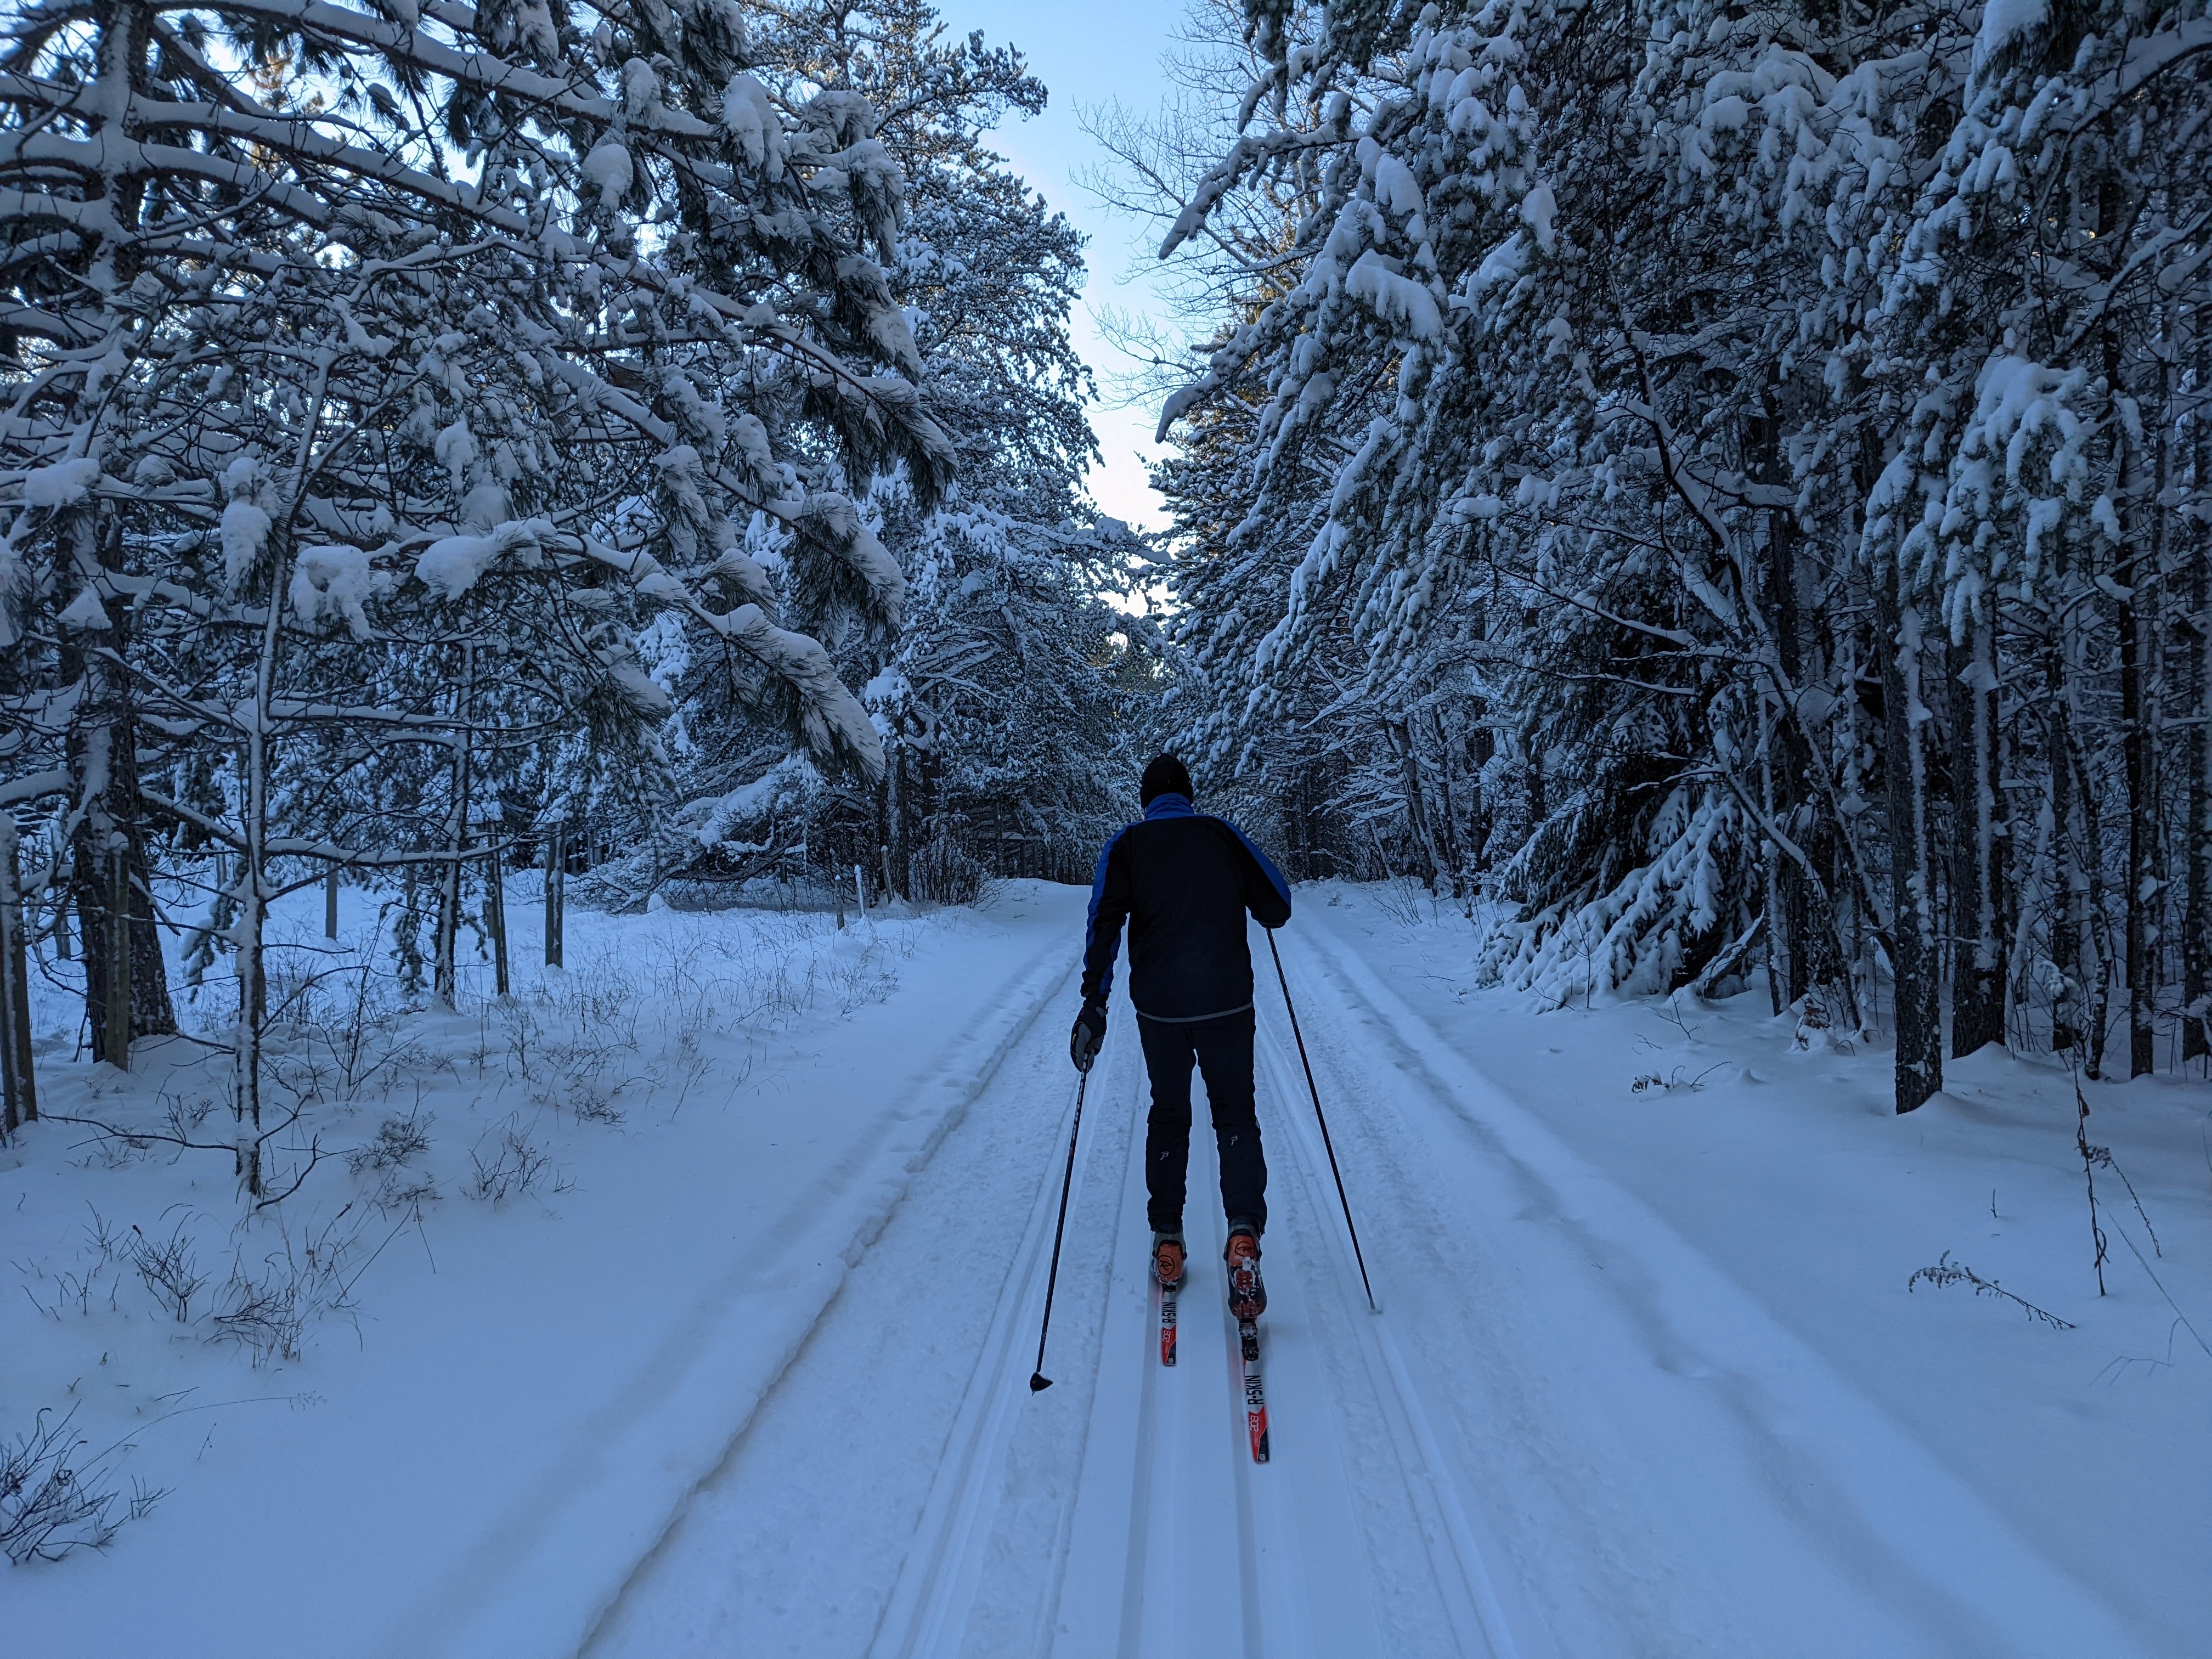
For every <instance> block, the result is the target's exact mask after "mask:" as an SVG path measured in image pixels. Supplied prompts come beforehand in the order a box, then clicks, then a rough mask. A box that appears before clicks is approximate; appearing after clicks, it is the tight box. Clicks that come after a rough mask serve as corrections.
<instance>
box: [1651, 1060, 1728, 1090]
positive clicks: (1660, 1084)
mask: <svg viewBox="0 0 2212 1659" xmlns="http://www.w3.org/2000/svg"><path fill="white" fill-rule="evenodd" d="M1727 1064H1728V1062H1727V1061H1726V1060H1722V1061H1720V1062H1719V1063H1718V1064H1716V1065H1712V1066H1706V1067H1705V1070H1704V1071H1702V1072H1700V1073H1698V1074H1697V1076H1695V1077H1684V1076H1683V1075H1682V1073H1683V1071H1684V1069H1685V1068H1684V1067H1682V1066H1676V1067H1675V1068H1674V1071H1673V1072H1672V1073H1670V1074H1669V1075H1668V1076H1666V1077H1662V1076H1660V1075H1659V1073H1656V1072H1646V1073H1644V1074H1643V1075H1642V1076H1640V1077H1638V1079H1636V1081H1635V1082H1633V1083H1632V1084H1630V1085H1628V1091H1629V1093H1631V1094H1632V1095H1640V1094H1644V1093H1647V1092H1648V1091H1650V1090H1653V1089H1666V1090H1674V1089H1680V1090H1681V1091H1683V1092H1684V1093H1685V1094H1694V1093H1696V1092H1697V1091H1699V1090H1700V1089H1702V1088H1704V1087H1705V1079H1707V1078H1709V1077H1711V1075H1712V1074H1713V1073H1715V1072H1717V1071H1719V1070H1720V1069H1721V1067H1722V1066H1725V1065H1727Z"/></svg>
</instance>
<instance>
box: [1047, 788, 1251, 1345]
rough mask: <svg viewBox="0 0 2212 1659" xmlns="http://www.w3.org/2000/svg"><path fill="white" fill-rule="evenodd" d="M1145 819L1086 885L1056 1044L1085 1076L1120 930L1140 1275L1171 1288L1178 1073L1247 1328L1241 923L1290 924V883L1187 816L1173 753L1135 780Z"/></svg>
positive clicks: (1238, 1312)
mask: <svg viewBox="0 0 2212 1659" xmlns="http://www.w3.org/2000/svg"><path fill="white" fill-rule="evenodd" d="M1138 794H1139V799H1141V800H1142V802H1143V803H1144V808H1145V816H1144V817H1142V818H1141V819H1139V821H1138V822H1137V823H1133V824H1130V825H1129V826H1128V827H1127V829H1123V830H1122V831H1121V833H1120V834H1119V835H1117V836H1115V837H1114V839H1113V840H1111V841H1109V842H1107V843H1106V848H1105V851H1103V853H1101V854H1099V855H1098V873H1097V876H1096V877H1095V878H1093V879H1092V881H1091V921H1090V929H1089V934H1088V937H1087V939H1086V940H1085V945H1084V954H1083V1012H1081V1013H1079V1014H1078V1015H1077V1016H1076V1017H1075V1030H1073V1033H1071V1034H1070V1036H1069V1039H1068V1048H1069V1052H1070V1053H1071V1054H1073V1056H1074V1059H1075V1065H1076V1068H1077V1069H1078V1070H1079V1071H1085V1072H1087V1071H1089V1070H1090V1069H1091V1061H1092V1060H1096V1059H1097V1056H1098V1047H1099V1044H1100V1043H1102V1042H1104V1041H1105V1039H1106V994H1107V993H1108V992H1109V991H1110V990H1111V989H1112V988H1113V986H1114V956H1115V951H1117V950H1118V949H1119V948H1120V946H1121V923H1122V921H1123V920H1124V919H1125V918H1126V919H1127V921H1128V923H1129V1000H1130V1001H1131V1002H1132V1003H1133V1004H1134V1005H1135V1006H1136V1010H1137V1034H1138V1036H1139V1037H1140V1038H1141V1039H1142V1040H1143V1042H1144V1046H1145V1069H1146V1071H1147V1072H1149V1073H1151V1074H1152V1116H1151V1118H1150V1120H1149V1121H1147V1123H1146V1127H1145V1186H1146V1193H1147V1194H1149V1197H1150V1200H1151V1201H1150V1203H1149V1205H1148V1206H1147V1210H1148V1212H1149V1216H1150V1219H1151V1221H1152V1271H1153V1272H1154V1273H1157V1274H1158V1277H1159V1280H1160V1283H1161V1284H1162V1285H1176V1284H1178V1283H1179V1282H1180V1281H1181V1280H1182V1271H1183V1261H1184V1256H1185V1251H1184V1249H1183V1242H1182V1201H1183V1190H1184V1184H1185V1172H1186V1170H1188V1166H1189V1163H1190V1068H1191V1062H1192V1061H1193V1060H1196V1061H1197V1062H1198V1067H1199V1069H1200V1071H1201V1072H1202V1073H1205V1076H1206V1101H1207V1103H1208V1104H1210V1105H1211V1106H1212V1109H1213V1141H1214V1146H1216V1148H1217V1149H1218V1152H1219V1153H1220V1160H1221V1206H1222V1208H1223V1210H1224V1211H1225V1212H1226V1213H1227V1216H1228V1218H1229V1248H1228V1250H1227V1252H1226V1256H1227V1261H1228V1267H1229V1310H1230V1312H1231V1315H1232V1316H1234V1317H1236V1318H1237V1319H1239V1320H1248V1319H1256V1318H1258V1317H1259V1316H1260V1311H1261V1309H1263V1308H1265V1307H1266V1306H1267V1291H1266V1289H1265V1287H1263V1286H1262V1285H1261V1282H1260V1235H1261V1233H1263V1232H1265V1231H1267V1163H1266V1161H1265V1159H1264V1158H1262V1157H1261V1152H1260V1121H1259V1119H1258V1117H1257V1116H1256V1115H1255V1113H1254V1111H1253V1104H1252V1030H1253V1015H1252V953H1251V951H1250V950H1249V948H1248V947H1247V946H1246V945H1245V942H1244V915H1245V913H1246V912H1247V911H1249V912H1250V913H1251V915H1252V916H1253V918H1254V919H1255V921H1258V922H1259V924H1260V925H1261V927H1281V926H1282V925H1283V924H1284V923H1285V922H1286V921H1289V920H1290V919H1291V889H1290V884H1289V883H1287V882H1285V880H1284V879H1283V876H1282V872H1280V871H1279V870H1278V869H1276V868H1275V866H1273V864H1272V863H1270V862H1269V861H1268V859H1267V854H1264V853H1262V852H1261V850H1260V849H1259V848H1256V847H1255V846H1254V845H1253V844H1252V843H1251V842H1249V841H1248V840H1247V839H1245V836H1244V832H1243V830H1241V829H1238V828H1237V826H1236V825H1235V824H1233V823H1230V822H1229V821H1228V820H1227V819H1225V818H1210V817H1203V816H1201V815H1200V813H1199V811H1197V809H1196V808H1195V807H1194V806H1193V805H1191V787H1190V773H1189V772H1188V770H1186V769H1185V768H1184V766H1183V763H1182V762H1181V761H1179V760H1177V759H1176V757H1174V756H1172V755H1162V756H1160V757H1158V759H1156V760H1154V761H1153V762H1152V763H1151V764H1150V765H1149V766H1147V767H1146V768H1145V775H1144V781H1143V782H1142V783H1141V784H1140V785H1139V790H1138Z"/></svg>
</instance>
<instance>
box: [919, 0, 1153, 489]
mask: <svg viewBox="0 0 2212 1659" xmlns="http://www.w3.org/2000/svg"><path fill="white" fill-rule="evenodd" d="M937 4H938V9H939V13H940V15H942V16H943V17H944V19H945V24H946V26H947V27H948V28H950V29H951V30H952V31H953V32H955V33H959V34H963V35H964V34H966V33H968V32H969V30H971V29H981V30H982V31H983V35H984V38H985V39H986V40H988V41H990V42H991V43H992V44H993V45H994V46H1000V45H1007V44H1011V45H1013V46H1018V47H1020V48H1021V50H1022V52H1023V54H1024V56H1025V57H1026V58H1028V59H1029V65H1030V73H1031V74H1033V75H1035V76H1036V77H1037V78H1038V79H1039V80H1041V81H1042V82H1044V83H1045V85H1046V86H1048V87H1049V88H1051V89H1052V102H1051V105H1050V106H1049V107H1048V108H1047V109H1046V111H1045V112H1044V113H1043V114H1042V115H1040V116H1036V117H1035V118H1031V119H1029V120H1022V119H1019V118H1015V119H1012V120H1010V121H1009V122H1008V123H1007V125H1006V126H1004V127H1001V128H1000V130H999V131H997V132H996V133H994V135H993V143H994V147H995V148H996V149H998V150H999V152H1000V154H1001V155H1005V156H1006V158H1007V159H1008V160H1009V161H1012V163H1013V166H1014V169H1015V171H1017V172H1018V173H1020V174H1021V175H1022V176H1023V177H1024V179H1028V180H1029V182H1030V185H1032V186H1033V187H1035V188H1036V190H1037V191H1040V192H1041V193H1042V195H1043V197H1045V199H1046V200H1047V201H1048V202H1049V203H1051V204H1052V205H1053V206H1054V207H1055V208H1057V209H1058V210H1060V212H1062V213H1065V214H1066V216H1067V217H1068V219H1069V220H1070V221H1071V222H1073V224H1074V225H1075V226H1076V227H1077V228H1079V229H1080V230H1082V231H1084V232H1085V234H1088V235H1089V236H1090V238H1091V246H1090V247H1089V249H1088V250H1087V251H1086V252H1087V258H1088V260H1089V263H1090V267H1091V279H1090V284H1089V286H1088V288H1087V289H1085V295H1084V299H1085V301H1086V302H1087V303H1086V304H1085V305H1079V307H1077V310H1076V314H1075V319H1074V320H1075V345H1076V349H1077V350H1078V351H1079V352H1080V353H1082V355H1083V358H1084V361H1085V362H1088V363H1089V364H1090V365H1091V368H1093V369H1094V370H1096V371H1097V373H1098V374H1099V376H1100V378H1101V380H1104V379H1105V378H1106V377H1107V375H1108V374H1109V372H1110V371H1111V370H1112V369H1113V368H1114V367H1115V364H1114V351H1113V349H1112V348H1111V347H1110V346H1109V345H1108V344H1107V343H1105V341H1104V340H1103V339H1102V338H1101V337H1099V333H1098V330H1097V325H1096V324H1095V323H1094V321H1093V319H1092V316H1091V311H1090V309H1089V307H1091V306H1104V307H1110V308H1112V309H1114V310H1117V311H1124V312H1139V313H1148V312H1153V311H1154V310H1155V309H1156V301H1155V299H1154V296H1153V295H1152V293H1151V292H1150V290H1149V288H1148V286H1147V284H1146V283H1144V282H1143V281H1141V280H1139V281H1137V282H1133V283H1130V282H1125V281H1124V280H1123V278H1124V277H1125V276H1126V275H1127V271H1128V269H1129V265H1130V258H1129V254H1130V249H1131V246H1132V242H1133V238H1134V236H1135V235H1136V234H1137V227H1136V226H1135V225H1134V224H1133V223H1132V222H1130V221H1129V220H1127V219H1125V218H1119V217H1115V216H1112V215H1109V214H1108V213H1107V212H1105V211H1104V210H1103V209H1101V208H1100V207H1099V206H1098V205H1097V204H1096V203H1095V202H1094V201H1093V200H1092V199H1091V197H1090V195H1089V194H1088V193H1087V192H1086V191H1083V190H1081V189H1079V188H1078V187H1077V185H1076V184H1075V181H1074V177H1073V175H1074V173H1075V172H1076V171H1077V169H1079V168H1080V167H1085V166H1086V165H1089V164H1093V163H1097V162H1098V161H1103V159H1104V158H1103V153H1102V152H1101V151H1100V150H1099V149H1098V147H1097V145H1096V144H1094V143H1091V140H1090V138H1089V137H1086V136H1085V134H1084V132H1083V131H1082V129H1081V128H1080V127H1079V126H1078V125H1077V124H1076V111H1077V108H1078V106H1089V105H1093V104H1102V103H1107V102H1109V101H1113V100H1119V101H1120V102H1121V104H1122V105H1124V106H1127V108H1129V109H1132V110H1135V111H1150V110H1151V109H1152V108H1153V107H1154V106H1156V105H1158V103H1159V101H1160V100H1161V97H1162V95H1163V93H1164V82H1163V81H1162V78H1161V75H1160V62H1159V60H1160V56H1161V54H1162V53H1163V52H1166V51H1167V50H1168V48H1169V46H1170V44H1171V42H1170V35H1171V33H1172V32H1173V31H1174V29H1175V28H1176V26H1177V25H1178V24H1180V23H1181V21H1182V17H1183V14H1184V6H1185V0H1109V3H1089V4H1077V3H1071V0H1028V3H1024V0H937ZM1157 419H1158V411H1157V410H1119V409H1109V408H1105V407H1098V408H1094V409H1093V410H1092V411H1091V424H1092V426H1093V427H1094V428H1096V429H1097V434H1098V447H1099V448H1100V449H1101V451H1103V461H1102V463H1101V465H1098V466H1097V467H1096V468H1094V469H1093V471H1092V473H1091V494H1092V495H1093V496H1094V497H1096V499H1097V501H1098V504H1099V506H1100V507H1103V508H1104V509H1105V510H1106V511H1107V512H1109V513H1112V514H1114V515H1115V517H1116V518H1120V519H1126V520H1128V521H1129V522H1130V523H1131V524H1133V525H1138V526H1142V527H1144V528H1147V529H1157V528H1159V527H1161V526H1162V525H1163V524H1164V514H1163V513H1162V511H1161V506H1160V499H1159V497H1158V495H1154V494H1153V493H1152V487H1151V485H1150V484H1149V483H1147V482H1146V477H1145V468H1144V462H1143V460H1142V459H1139V458H1140V457H1147V456H1152V455H1155V454H1157V453H1158V450H1157V449H1156V448H1155V447H1154V446H1153V444H1152V428H1153V425H1154V422H1155V421H1156V420H1157Z"/></svg>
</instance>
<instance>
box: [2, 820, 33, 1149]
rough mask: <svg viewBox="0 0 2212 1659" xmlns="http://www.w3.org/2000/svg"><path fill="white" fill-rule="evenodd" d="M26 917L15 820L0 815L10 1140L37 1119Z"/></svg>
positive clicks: (5, 1107)
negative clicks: (16, 843) (18, 865)
mask: <svg viewBox="0 0 2212 1659" xmlns="http://www.w3.org/2000/svg"><path fill="white" fill-rule="evenodd" d="M29 921H30V919H29V915H28V914H27V911H26V910H25V908H24V906H23V902H22V893H21V876H20V875H19V873H18V870H17V865H16V860H15V818H14V817H12V816H11V815H10V814H9V813H7V812H0V1095H4V1097H5V1098H4V1100H0V1128H4V1129H5V1132H6V1133H7V1134H9V1135H12V1134H14V1133H15V1131H16V1130H17V1129H19V1128H21V1127H22V1126H23V1125H24V1124H26V1123H31V1122H34V1121H37V1119H38V1115H39V1091H38V1077H37V1073H36V1070H35V1068H34V1067H33V1065H32V1063H31V974H30V960H31V959H30V952H29V951H28V950H27V948H26V945H27V940H26V938H25V934H26V932H27V928H28V927H29Z"/></svg>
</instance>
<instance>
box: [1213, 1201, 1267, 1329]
mask: <svg viewBox="0 0 2212 1659" xmlns="http://www.w3.org/2000/svg"><path fill="white" fill-rule="evenodd" d="M1223 1256H1224V1260H1225V1261H1227V1262H1228V1263H1229V1313H1230V1316H1231V1318H1233V1319H1234V1320H1236V1321H1237V1323H1238V1324H1239V1325H1243V1324H1249V1322H1251V1321H1253V1320H1255V1319H1257V1318H1258V1317H1259V1316H1261V1314H1263V1313H1265V1312H1266V1311H1267V1286H1266V1285H1263V1284H1261V1282H1260V1239H1259V1236H1258V1235H1257V1234H1255V1232H1254V1231H1252V1230H1251V1228H1249V1227H1248V1226H1246V1225H1243V1224H1242V1223H1238V1224H1237V1225H1235V1226H1233V1227H1232V1228H1231V1230H1230V1234H1229V1248H1228V1249H1227V1250H1226V1251H1225V1252H1224V1253H1223Z"/></svg>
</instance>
